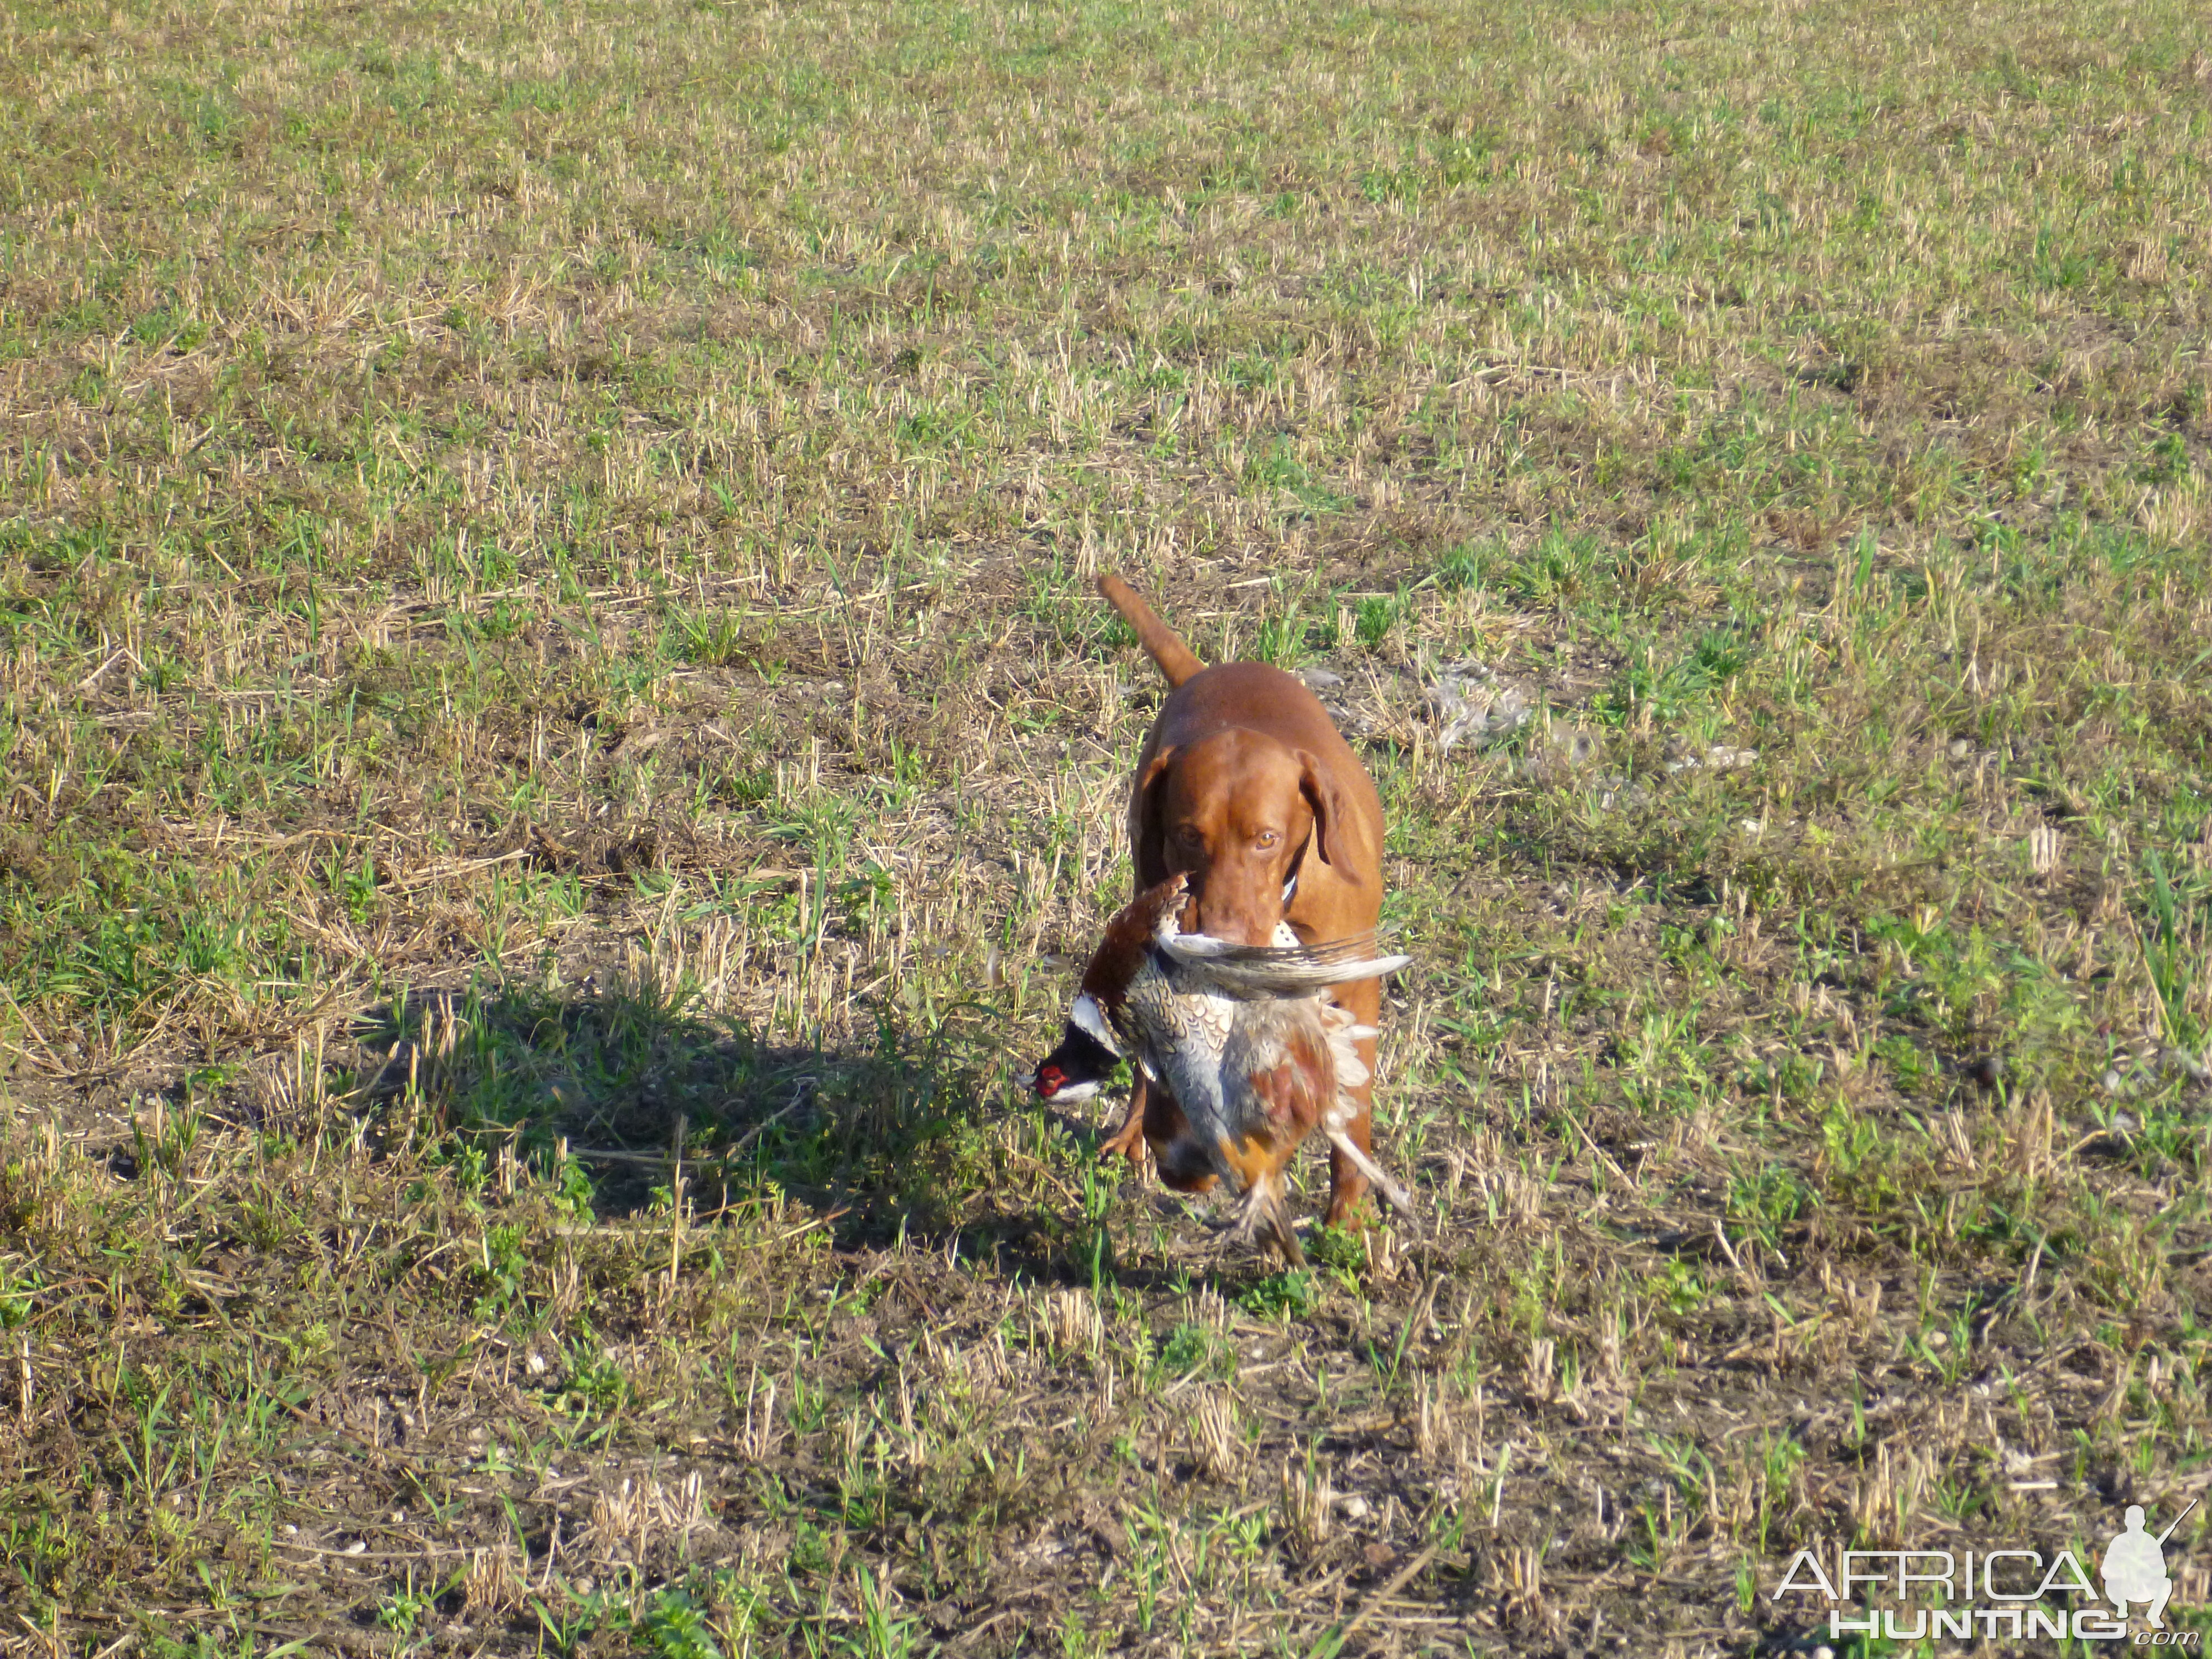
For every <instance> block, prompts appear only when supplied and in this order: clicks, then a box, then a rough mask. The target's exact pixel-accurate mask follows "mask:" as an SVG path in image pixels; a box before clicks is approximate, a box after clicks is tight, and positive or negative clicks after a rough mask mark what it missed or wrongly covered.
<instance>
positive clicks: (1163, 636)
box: [1098, 573, 1206, 685]
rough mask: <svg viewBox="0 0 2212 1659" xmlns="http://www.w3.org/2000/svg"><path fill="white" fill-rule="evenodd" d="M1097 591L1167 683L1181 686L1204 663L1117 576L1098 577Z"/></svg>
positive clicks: (1134, 591) (1135, 591)
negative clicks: (1132, 630) (1155, 665)
mask: <svg viewBox="0 0 2212 1659" xmlns="http://www.w3.org/2000/svg"><path fill="white" fill-rule="evenodd" d="M1098 591H1099V592H1101V593H1102V594H1103V595H1105V598H1106V603H1107V604H1109V605H1112V606H1113V607H1114V608H1115V610H1116V611H1120V612H1121V620H1122V621H1123V622H1125V623H1128V624H1129V626H1130V627H1132V628H1133V629H1136V630H1137V642H1138V643H1139V645H1141V646H1143V647H1145V649H1146V652H1147V653H1150V655H1151V657H1152V660H1153V661H1154V662H1156V663H1158V664H1159V665H1160V672H1161V673H1163V674H1164V675H1166V676H1167V677H1168V684H1170V685H1181V684H1182V683H1183V682H1184V681H1185V680H1187V679H1188V678H1190V677H1191V676H1192V675H1193V674H1195V673H1197V672H1198V671H1200V670H1201V669H1202V668H1204V667H1205V666H1206V665H1205V664H1204V663H1202V662H1200V660H1199V659H1198V658H1197V656H1196V655H1195V654H1194V653H1193V652H1192V650H1191V648H1190V647H1188V646H1187V645H1185V644H1184V643H1183V642H1182V641H1181V640H1179V639H1177V638H1176V635H1175V630H1174V629H1171V628H1170V627H1169V626H1168V625H1167V624H1166V623H1164V622H1162V621H1161V620H1160V619H1159V618H1158V617H1155V616H1154V615H1153V614H1152V606H1150V605H1146V603H1145V602H1144V601H1143V600H1142V599H1139V598H1138V597H1137V590H1136V589H1134V588H1133V587H1131V586H1129V584H1128V583H1127V582H1125V581H1123V580H1121V578H1120V577H1119V576H1116V575H1114V574H1111V573H1109V574H1106V575H1103V576H1101V577H1100V578H1099V579H1098Z"/></svg>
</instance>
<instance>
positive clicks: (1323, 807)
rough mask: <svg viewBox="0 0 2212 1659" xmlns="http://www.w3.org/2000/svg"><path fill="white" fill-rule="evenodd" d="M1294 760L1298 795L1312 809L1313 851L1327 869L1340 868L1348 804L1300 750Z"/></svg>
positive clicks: (1321, 769) (1322, 770)
mask: <svg viewBox="0 0 2212 1659" xmlns="http://www.w3.org/2000/svg"><path fill="white" fill-rule="evenodd" d="M1296 753H1297V757H1298V793H1300V794H1302V795H1304V797H1305V798H1306V805H1308V806H1310V807H1311V808H1312V809H1313V821H1314V823H1313V849H1314V851H1315V853H1316V854H1319V856H1320V858H1321V861H1322V863H1323V864H1326V865H1328V866H1329V867H1330V868H1331V869H1337V868H1339V867H1340V866H1341V863H1342V860H1341V859H1340V856H1339V855H1340V854H1341V853H1342V852H1343V851H1344V842H1343V836H1344V832H1345V828H1346V824H1347V823H1349V822H1350V820H1351V810H1352V809H1351V803H1350V802H1349V801H1347V800H1346V799H1345V798H1344V791H1343V790H1341V789H1340V788H1338V787H1337V786H1336V782H1335V780H1334V779H1333V778H1331V777H1330V776H1329V775H1328V770H1327V769H1325V768H1324V767H1323V766H1322V763H1320V762H1319V761H1318V760H1316V759H1315V758H1314V757H1313V755H1312V754H1311V753H1310V751H1308V750H1304V749H1300V750H1297V751H1296Z"/></svg>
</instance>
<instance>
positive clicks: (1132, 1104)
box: [1098, 1066, 1147, 1164]
mask: <svg viewBox="0 0 2212 1659" xmlns="http://www.w3.org/2000/svg"><path fill="white" fill-rule="evenodd" d="M1133 1069H1134V1071H1135V1073H1136V1081H1135V1082H1134V1083H1133V1085H1131V1087H1130V1090H1129V1115H1127V1117H1125V1118H1123V1119H1122V1120H1121V1127H1120V1128H1118V1129H1116V1130H1115V1131H1114V1133H1113V1134H1112V1136H1111V1137H1109V1139H1108V1140H1107V1141H1106V1143H1105V1145H1103V1146H1101V1147H1099V1149H1098V1156H1099V1157H1101V1158H1114V1157H1117V1156H1118V1157H1121V1158H1127V1159H1128V1160H1129V1162H1130V1163H1132V1164H1142V1163H1143V1162H1144V1161H1145V1157H1146V1148H1145V1100H1146V1093H1147V1091H1146V1083H1145V1068H1144V1067H1143V1066H1136V1067H1134V1068H1133Z"/></svg>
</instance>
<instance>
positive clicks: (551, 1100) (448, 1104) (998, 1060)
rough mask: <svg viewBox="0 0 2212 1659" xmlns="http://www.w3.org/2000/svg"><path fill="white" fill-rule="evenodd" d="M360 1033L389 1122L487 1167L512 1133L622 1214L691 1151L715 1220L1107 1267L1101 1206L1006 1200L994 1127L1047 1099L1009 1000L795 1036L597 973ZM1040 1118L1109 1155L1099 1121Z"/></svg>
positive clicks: (688, 1159)
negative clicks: (610, 981)
mask: <svg viewBox="0 0 2212 1659" xmlns="http://www.w3.org/2000/svg"><path fill="white" fill-rule="evenodd" d="M354 1035H355V1037H356V1041H357V1043H358V1055H359V1069H358V1072H357V1073H356V1078H355V1079H354V1085H355V1091H356V1097H358V1098H362V1099H364V1100H366V1101H367V1102H368V1103H371V1105H372V1108H373V1109H374V1113H375V1114H376V1116H377V1120H378V1121H379V1123H380V1132H381V1133H385V1134H386V1135H387V1136H398V1135H404V1134H407V1133H416V1134H420V1133H423V1132H424V1131H425V1129H426V1128H427V1129H428V1131H429V1132H430V1133H435V1134H438V1135H440V1136H442V1137H444V1138H445V1139H444V1142H443V1144H447V1145H449V1146H452V1147H453V1149H454V1155H455V1156H458V1157H461V1158H483V1159H487V1160H488V1159H489V1158H494V1157H496V1156H497V1154H498V1149H499V1148H500V1147H501V1146H513V1149H514V1151H515V1153H516V1155H517V1156H518V1157H519V1158H522V1159H523V1160H525V1161H526V1162H527V1163H528V1164H531V1165H532V1167H533V1168H535V1169H537V1170H540V1171H543V1172H546V1173H548V1174H550V1175H552V1176H555V1177H556V1178H557V1179H561V1180H563V1181H565V1182H569V1183H571V1184H572V1186H574V1190H576V1191H577V1192H578V1193H579V1194H580V1193H581V1190H582V1188H581V1186H580V1184H578V1183H580V1182H586V1181H587V1182H588V1183H589V1198H590V1203H591V1205H592V1208H593V1210H594V1211H595V1212H597V1213H598V1214H599V1216H600V1217H602V1218H606V1219H616V1218H621V1217H623V1216H626V1215H629V1214H634V1213H637V1212H643V1211H646V1210H648V1209H651V1208H653V1207H654V1206H657V1205H662V1204H665V1203H666V1202H667V1201H668V1199H669V1196H670V1190H671V1182H672V1180H673V1177H674V1175H675V1172H676V1170H677V1169H678V1164H677V1156H678V1151H679V1149H680V1152H681V1156H682V1164H681V1167H682V1170H683V1171H684V1180H685V1183H686V1196H687V1200H688V1201H689V1203H690V1206H691V1208H692V1211H693V1212H694V1213H695V1214H711V1213H713V1212H715V1211H717V1210H718V1209H720V1208H723V1207H726V1206H730V1205H732V1204H733V1203H744V1202H745V1201H746V1200H752V1199H756V1198H758V1197H760V1196H762V1195H763V1194H767V1193H768V1192H769V1191H770V1190H771V1189H774V1190H776V1191H780V1192H781V1193H783V1194H787V1195H788V1196H790V1197H791V1198H793V1199H796V1200H799V1201H800V1202H802V1203H803V1204H805V1206H807V1207H808V1208H809V1209H811V1210H812V1211H813V1212H815V1213H816V1214H817V1216H820V1217H822V1218H824V1220H825V1223H826V1225H829V1228H830V1229H831V1231H832V1236H833V1237H834V1238H835V1240H836V1243H837V1244H838V1245H839V1246H840V1247H841V1248H845V1249H872V1248H880V1247H882V1246H884V1245H885V1244H888V1243H890V1242H891V1241H893V1240H894V1239H896V1238H897V1237H900V1236H901V1235H902V1234H903V1235H904V1236H905V1237H908V1238H909V1239H911V1240H914V1241H916V1242H926V1243H933V1244H935V1245H938V1246H939V1247H941V1248H944V1249H947V1251H948V1252H949V1253H951V1254H955V1255H969V1256H973V1255H979V1254H980V1255H997V1256H998V1257H999V1258H1000V1261H1001V1262H1002V1264H1003V1265H1004V1266H1005V1267H1007V1268H1009V1269H1011V1270H1012V1271H1015V1272H1017V1273H1022V1274H1023V1275H1024V1276H1027V1277H1031V1278H1035V1279H1048V1280H1049V1279H1068V1278H1070V1277H1072V1276H1073V1277H1080V1276H1082V1275H1083V1274H1085V1273H1091V1272H1093V1271H1095V1263H1091V1262H1090V1261H1089V1259H1090V1258H1091V1256H1092V1255H1095V1252H1094V1251H1093V1250H1092V1249H1091V1246H1090V1245H1089V1243H1087V1242H1086V1241H1088V1240H1090V1239H1091V1237H1092V1233H1093V1230H1092V1228H1091V1225H1090V1224H1089V1222H1088V1221H1087V1220H1086V1218H1085V1215H1084V1213H1083V1212H1081V1210H1080V1209H1079V1208H1077V1207H1068V1208H1067V1212H1066V1213H1064V1214H1063V1213H1060V1206H1037V1205H1024V1204H1022V1203H1021V1202H1019V1201H1018V1200H1012V1199H1009V1198H1007V1197H1006V1196H1005V1194H1006V1187H1007V1182H1006V1179H1005V1176H1006V1170H1005V1168H1004V1164H1003V1159H1004V1156H1005V1152H1004V1142H1003V1139H1001V1138H1000V1137H998V1136H995V1135H994V1134H993V1133H990V1129H991V1126H992V1125H993V1124H994V1121H996V1120H998V1119H1000V1118H1001V1117H1003V1116H1004V1115H1005V1114H1006V1111H1007V1110H1008V1109H1009V1108H1010V1106H1016V1105H1018V1107H1019V1109H1025V1110H1029V1111H1032V1112H1035V1111H1036V1108H1034V1107H1033V1106H1030V1105H1029V1104H1028V1103H1026V1101H1025V1100H1024V1101H1022V1102H1019V1103H1017V1102H1016V1101H1015V1100H1014V1099H1013V1098H1012V1097H1010V1096H1009V1094H1008V1092H1007V1090H1006V1084H1005V1081H1004V1078H1005V1066H1004V1059H1005V1049H1004V1044H1005V1029H1004V1022H1003V1017H1002V1015H1001V1014H1000V1012H999V1011H997V1010H994V1009H990V1008H987V1007H984V1006H981V1005H968V1006H961V1007H955V1008H953V1009H951V1010H946V1011H942V1012H937V1013H936V1014H934V1016H933V1017H932V1018H927V1019H926V1020H925V1019H923V1018H918V1017H916V1016H914V1015H910V1014H908V1013H906V1012H903V1011H895V1010H892V1009H888V1008H886V1009H884V1010H881V1011H879V1012H878V1023H877V1030H876V1032H875V1033H874V1035H873V1039H872V1041H862V1042H842V1043H820V1044H814V1043H794V1042H768V1041H763V1040H762V1039H761V1038H759V1037H758V1036H755V1035H754V1034H753V1033H751V1032H750V1031H749V1030H747V1029H746V1028H745V1027H744V1025H743V1024H741V1023H739V1022H738V1021H735V1020H732V1019H727V1018H721V1017H720V1016H717V1015H715V1014H714V1013H713V1012H710V1011H708V1010H706V1009H704V1008H702V1006H699V1005H698V1003H697V1002H696V999H694V998H691V997H690V996H688V995H686V994H681V993H678V994H670V995H665V996H664V995H660V994H656V993H654V992H653V991H652V990H651V989H649V988H648V989H643V990H641V989H637V988H628V987H626V988H623V989H619V990H601V989H599V988H598V987H596V986H594V985H592V984H591V983H590V982H588V981H587V982H586V984H585V985H584V986H582V987H577V988H575V989H574V990H568V991H562V992H552V993H548V992H543V991H529V990H524V991H514V990H498V991H488V990H475V989H471V990H459V991H425V992H418V993H414V994H409V995H407V996H404V997H401V998H395V999H394V1000H392V1001H391V1002H390V1003H388V1004H386V1005H385V1006H381V1007H378V1008H375V1009H373V1010H371V1011H370V1012H368V1013H367V1014H366V1015H364V1016H363V1017H362V1018H361V1019H360V1020H359V1021H357V1022H356V1026H355V1030H354ZM1038 1116H1039V1121H1040V1124H1041V1125H1043V1126H1045V1127H1047V1128H1048V1132H1049V1133H1054V1134H1058V1135H1064V1136H1066V1138H1067V1139H1068V1140H1069V1142H1070V1143H1071V1144H1072V1145H1073V1146H1074V1147H1075V1148H1078V1149H1081V1150H1085V1151H1088V1150H1091V1148H1093V1147H1094V1146H1095V1143H1096V1140H1097V1129H1096V1127H1095V1126H1092V1125H1089V1124H1084V1123H1080V1122H1078V1121H1074V1120H1073V1119H1070V1118H1068V1117H1066V1116H1065V1115H1061V1114H1059V1113H1049V1114H1042V1113H1041V1114H1039V1115H1038ZM1123 1282H1127V1278H1126V1274H1125V1276H1124V1281H1123Z"/></svg>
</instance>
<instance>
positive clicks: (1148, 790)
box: [1129, 746, 1176, 886]
mask: <svg viewBox="0 0 2212 1659" xmlns="http://www.w3.org/2000/svg"><path fill="white" fill-rule="evenodd" d="M1175 757H1176V751H1175V750H1174V748H1173V747H1172V746H1170V747H1167V748H1164V749H1162V750H1160V751H1159V752H1158V754H1156V755H1154V756H1153V757H1152V759H1151V760H1149V761H1147V762H1146V763H1145V769H1144V770H1143V771H1142V772H1141V773H1139V774H1138V776H1137V787H1136V791H1135V793H1134V794H1133V796H1132V797H1131V799H1130V801H1129V857H1130V860H1131V862H1132V863H1133V864H1135V865H1136V866H1137V875H1138V877H1139V879H1140V880H1142V881H1143V882H1144V883H1145V884H1146V885H1147V886H1151V885H1154V884H1158V882H1160V881H1163V880H1164V879H1165V878H1166V873H1167V872H1166V860H1167V849H1166V847H1165V845H1164V838H1165V829H1166V826H1165V824H1164V822H1163V819H1164V816H1165V811H1166V802H1167V793H1168V769H1169V768H1170V767H1171V766H1173V765H1174V764H1175ZM1148 852H1149V853H1150V854H1152V857H1153V858H1154V859H1155V860H1158V861H1159V863H1160V866H1161V867H1160V868H1159V870H1158V871H1157V872H1152V871H1147V870H1146V868H1145V865H1144V862H1143V860H1144V858H1145V855H1146V854H1147V853H1148Z"/></svg>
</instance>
